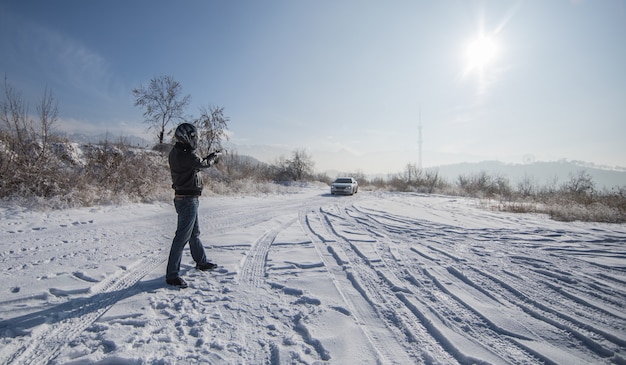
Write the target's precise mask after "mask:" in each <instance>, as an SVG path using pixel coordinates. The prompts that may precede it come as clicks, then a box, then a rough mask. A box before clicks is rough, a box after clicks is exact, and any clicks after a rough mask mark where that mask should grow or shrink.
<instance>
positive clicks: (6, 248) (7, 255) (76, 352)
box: [0, 188, 626, 364]
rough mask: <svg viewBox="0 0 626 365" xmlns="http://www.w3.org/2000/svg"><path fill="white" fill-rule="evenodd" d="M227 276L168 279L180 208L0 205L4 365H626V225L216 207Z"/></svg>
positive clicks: (398, 209) (361, 209)
mask: <svg viewBox="0 0 626 365" xmlns="http://www.w3.org/2000/svg"><path fill="white" fill-rule="evenodd" d="M200 209H201V211H200V219H201V227H202V239H203V242H204V244H205V246H207V254H208V255H209V257H210V258H211V259H212V260H214V261H215V262H217V263H218V264H219V265H221V267H220V268H219V269H218V270H216V271H214V272H212V273H206V272H199V271H197V270H195V269H194V268H193V262H192V259H191V256H190V255H189V252H188V250H186V253H185V255H186V256H185V257H184V258H183V266H182V274H183V276H184V278H185V279H186V280H187V281H188V282H189V284H190V287H189V288H188V289H184V290H178V289H175V288H172V287H168V286H166V285H165V283H164V272H165V264H166V258H167V254H168V252H169V245H170V243H171V239H172V235H173V232H174V230H175V228H176V227H175V224H176V215H175V212H174V209H173V206H172V205H171V204H166V203H161V204H145V205H127V206H109V207H96V208H84V209H73V210H64V211H54V212H47V213H42V212H34V211H30V210H28V209H24V208H16V207H4V208H2V207H0V218H1V223H0V280H1V282H0V292H1V293H2V295H1V296H0V363H2V364H48V363H50V364H195V363H209V364H300V363H302V364H314V363H330V364H421V363H425V364H544V363H545V364H598V363H600V364H602V363H606V364H611V363H618V364H626V227H625V226H624V225H609V224H595V223H579V222H574V223H560V222H555V221H551V220H549V219H548V218H546V217H545V216H541V215H514V214H507V213H501V212H494V211H490V210H487V209H483V208H480V207H478V203H477V201H475V200H469V199H459V198H453V197H444V196H427V195H419V194H399V193H383V192H366V191H361V192H359V194H357V195H354V196H345V197H343V196H342V197H338V196H331V195H330V194H328V193H327V191H326V190H319V189H316V188H306V189H303V190H301V191H299V192H297V193H292V194H282V195H270V196H264V197H206V198H203V199H202V201H201V208H200Z"/></svg>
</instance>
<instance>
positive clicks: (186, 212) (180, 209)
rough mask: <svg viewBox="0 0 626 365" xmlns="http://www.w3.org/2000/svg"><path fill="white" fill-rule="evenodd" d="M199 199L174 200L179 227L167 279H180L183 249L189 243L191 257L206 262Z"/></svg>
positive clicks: (191, 197) (195, 197) (180, 198)
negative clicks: (201, 235) (201, 236)
mask: <svg viewBox="0 0 626 365" xmlns="http://www.w3.org/2000/svg"><path fill="white" fill-rule="evenodd" d="M198 204H199V202H198V197H197V196H185V197H176V198H175V199H174V207H176V213H178V227H177V228H176V236H174V240H173V241H172V248H171V249H170V257H169V260H168V262H167V274H166V275H165V278H166V279H168V280H170V279H174V278H176V277H178V272H179V271H180V261H181V259H182V257H183V249H184V248H185V245H186V244H187V242H189V249H190V250H191V256H192V257H193V259H194V261H195V262H196V263H203V262H206V255H205V253H204V247H202V242H201V241H200V227H199V225H198Z"/></svg>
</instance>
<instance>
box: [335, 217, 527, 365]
mask: <svg viewBox="0 0 626 365" xmlns="http://www.w3.org/2000/svg"><path fill="white" fill-rule="evenodd" d="M388 219H389V217H385V220H388ZM343 220H344V221H349V222H350V224H351V225H353V226H354V227H356V229H357V230H364V231H369V232H370V234H372V235H373V236H375V237H377V242H378V245H379V246H380V247H379V252H380V256H381V257H382V260H383V262H384V265H383V266H380V267H375V268H374V269H375V270H376V271H377V273H378V275H379V276H380V277H381V278H383V279H384V280H385V281H386V282H388V283H389V285H390V286H391V287H393V288H396V296H397V297H398V299H399V300H400V301H401V302H402V303H403V304H404V305H405V306H406V308H407V309H408V310H409V311H410V312H411V313H412V315H413V316H414V319H416V320H419V322H420V323H422V324H423V326H424V327H425V328H426V329H427V332H428V333H427V335H426V337H432V338H434V340H436V341H437V342H439V343H440V344H441V345H442V346H443V347H444V348H445V349H446V351H447V352H448V353H449V354H450V355H451V356H454V358H455V359H456V361H458V362H459V363H462V364H473V363H484V362H485V361H486V362H487V363H489V362H492V363H501V362H503V361H506V360H505V359H507V358H508V359H509V361H511V363H533V358H532V356H530V355H529V354H527V353H525V352H524V351H523V350H522V349H521V348H520V347H519V346H515V345H513V344H511V343H510V342H508V340H507V339H505V338H502V336H501V335H500V334H499V333H494V332H493V331H492V330H491V329H490V327H489V324H488V323H487V322H486V321H485V319H484V318H482V317H480V316H477V315H476V314H475V313H473V312H471V311H470V310H468V309H467V308H465V307H464V306H463V305H462V304H461V303H458V302H457V301H455V300H454V298H453V297H451V296H450V295H448V293H446V292H445V291H443V290H441V288H440V287H439V286H437V285H436V283H434V282H433V280H432V278H431V277H429V276H428V275H426V274H427V272H426V269H425V268H424V267H423V266H427V267H432V266H434V265H436V263H435V262H426V263H424V262H419V266H420V267H422V268H421V269H417V270H416V267H418V263H416V262H408V261H407V260H406V257H409V256H410V255H409V254H407V253H406V252H403V251H402V250H401V245H400V244H398V243H394V241H395V242H402V241H403V240H404V239H406V233H407V231H406V230H404V229H397V228H395V227H393V226H391V229H390V231H391V232H392V235H396V236H395V237H394V239H390V238H389V237H388V236H390V233H389V232H385V231H386V230H388V228H390V227H389V225H388V223H387V224H385V225H381V224H379V223H378V222H376V221H375V220H369V219H367V218H366V216H363V215H361V214H358V213H356V211H355V210H354V207H350V208H347V209H346V210H345V212H344V215H343ZM407 228H408V227H407ZM449 319H453V321H450V320H449ZM478 359H481V360H478Z"/></svg>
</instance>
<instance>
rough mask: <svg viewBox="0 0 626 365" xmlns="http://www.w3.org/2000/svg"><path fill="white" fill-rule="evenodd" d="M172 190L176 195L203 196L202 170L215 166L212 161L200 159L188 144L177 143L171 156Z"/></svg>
mask: <svg viewBox="0 0 626 365" xmlns="http://www.w3.org/2000/svg"><path fill="white" fill-rule="evenodd" d="M169 164H170V172H171V173H172V189H174V190H175V191H176V195H194V196H198V195H201V194H202V176H201V175H200V169H205V168H208V167H211V165H213V161H212V160H210V159H204V160H202V159H200V157H198V155H196V154H195V152H194V151H193V150H192V149H191V147H190V146H189V145H187V144H183V143H180V142H176V144H175V145H174V148H172V150H171V151H170V155H169Z"/></svg>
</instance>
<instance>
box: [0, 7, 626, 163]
mask: <svg viewBox="0 0 626 365" xmlns="http://www.w3.org/2000/svg"><path fill="white" fill-rule="evenodd" d="M480 35H482V36H483V37H484V38H485V39H488V40H489V42H491V43H489V44H491V45H490V46H489V47H490V48H489V49H491V50H492V51H491V53H489V54H490V55H491V56H487V55H484V54H483V55H482V56H481V55H479V56H478V57H479V58H480V57H484V63H480V65H478V64H477V63H476V62H473V61H470V58H469V56H468V47H469V45H470V44H472V42H474V41H475V40H476V39H477V38H479V37H480ZM625 40H626V1H623V0H603V1H591V0H578V1H566V0H563V1H560V0H553V1H543V0H528V1H506V0H499V1H465V0H464V1H450V0H446V1H419V0H410V1H409V0H407V1H372V0H358V1H357V0H352V1H330V0H321V1H293V0H285V1H274V0H268V1H251V0H250V1H243V0H242V1H239V0H234V1H212V0H207V1H200V0H197V1H161V0H150V1H147V0H143V1H121V0H108V1H82V0H72V1H69V0H62V1H32V0H19V1H18V0H9V1H7V0H0V72H1V73H3V74H4V75H6V76H7V78H8V80H9V82H10V83H11V84H12V85H13V86H14V87H15V88H16V89H18V90H20V91H21V92H22V94H23V96H24V97H25V99H27V100H29V101H30V104H31V105H32V106H33V107H32V108H31V109H33V111H34V105H35V104H36V102H37V100H38V99H39V98H40V97H41V94H42V93H43V90H44V88H45V87H48V88H50V89H51V90H52V92H53V94H54V96H55V97H56V99H57V100H58V102H59V108H60V117H61V120H60V121H59V123H58V125H57V129H60V130H64V131H68V132H74V131H75V132H85V133H93V134H95V133H99V132H104V131H108V132H109V133H111V134H112V135H116V134H123V135H145V136H148V137H150V138H152V133H150V134H148V132H147V131H146V127H147V125H146V124H143V123H142V111H141V110H140V109H139V108H137V107H135V106H133V102H134V100H133V97H132V93H131V90H132V88H134V87H137V86H139V85H141V84H144V85H146V84H147V83H148V82H149V81H150V79H151V78H153V77H157V76H160V75H171V76H173V77H174V78H175V79H176V80H177V81H179V82H180V83H181V85H182V87H183V93H185V94H189V95H191V98H192V103H191V105H190V107H189V109H188V113H189V114H190V115H192V116H194V115H198V114H199V111H198V110H199V108H200V107H201V106H206V105H217V106H221V107H224V110H225V113H226V115H227V116H229V117H230V123H229V130H230V133H231V137H232V139H231V142H232V143H233V144H235V147H233V148H235V149H237V150H238V151H239V152H240V153H246V154H251V155H256V156H257V157H259V158H261V159H263V160H269V161H270V162H271V159H272V158H273V157H276V156H277V155H278V154H286V155H288V154H289V153H290V151H293V150H294V149H306V150H307V151H308V152H309V153H310V154H311V155H312V157H313V158H314V160H315V162H316V169H317V170H320V171H321V170H326V169H337V170H340V171H346V172H349V171H362V172H365V173H377V172H382V173H386V172H400V171H401V170H402V169H403V168H404V167H405V166H406V164H407V163H417V162H418V158H419V157H418V142H417V141H418V121H419V120H420V115H421V123H422V139H423V147H422V163H423V166H424V167H430V166H436V165H442V164H450V163H457V162H475V161H482V160H500V161H503V162H511V163H522V162H523V161H528V160H529V159H530V160H532V159H534V160H542V161H552V160H559V159H569V160H582V161H587V162H592V163H596V164H600V165H608V166H626V143H624V141H623V140H624V136H626V41H625ZM472 65H473V67H472Z"/></svg>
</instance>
